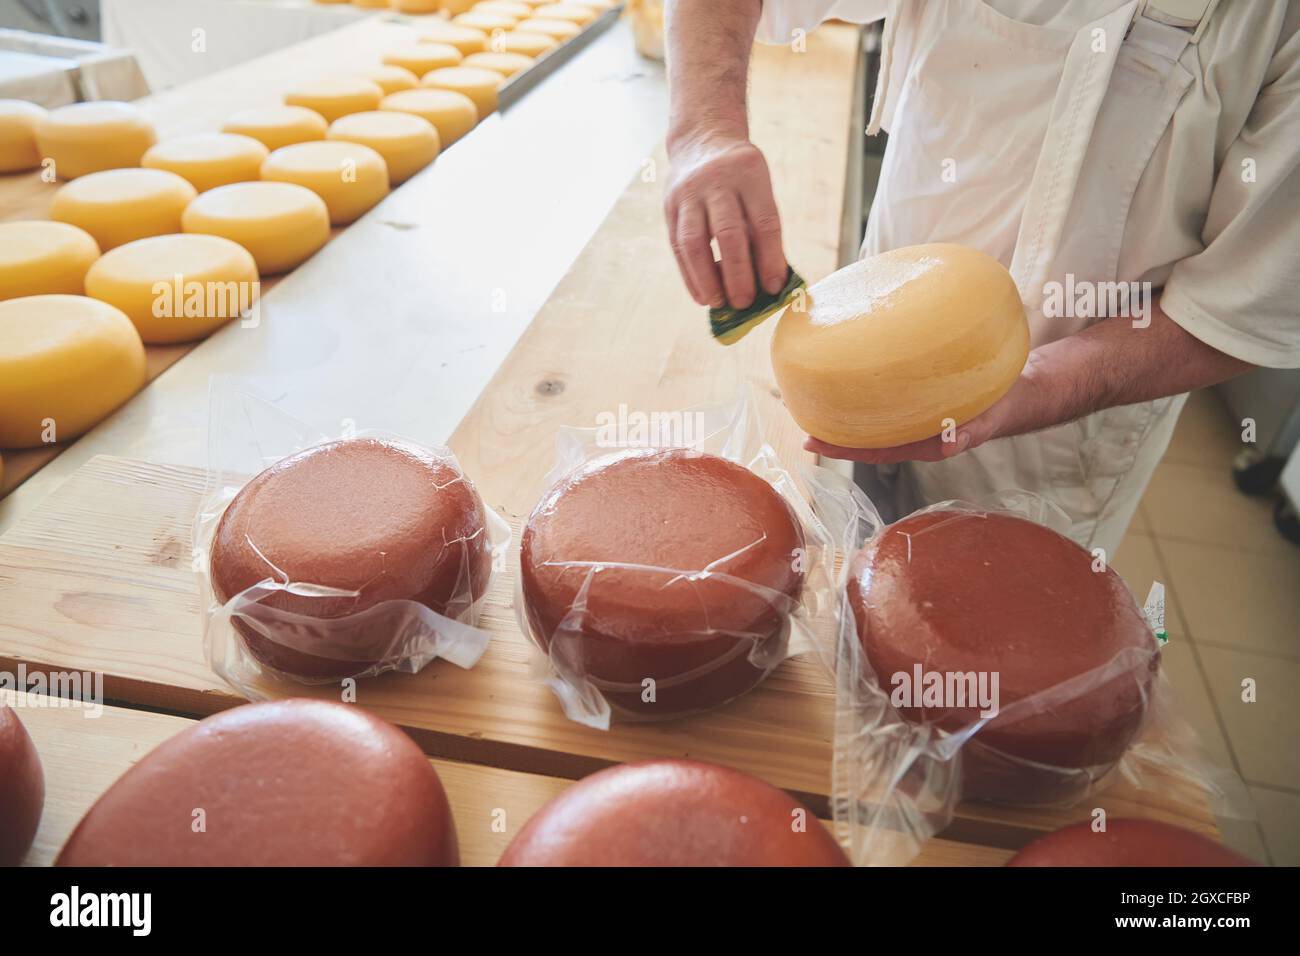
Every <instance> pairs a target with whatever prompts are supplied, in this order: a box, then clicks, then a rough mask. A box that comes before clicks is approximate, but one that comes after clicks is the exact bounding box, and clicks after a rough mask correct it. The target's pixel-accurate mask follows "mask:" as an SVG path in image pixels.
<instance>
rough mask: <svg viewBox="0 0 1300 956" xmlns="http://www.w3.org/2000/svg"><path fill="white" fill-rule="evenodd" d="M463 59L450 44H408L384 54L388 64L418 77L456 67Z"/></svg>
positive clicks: (458, 51)
mask: <svg viewBox="0 0 1300 956" xmlns="http://www.w3.org/2000/svg"><path fill="white" fill-rule="evenodd" d="M461 58H462V54H461V52H460V50H458V49H457V48H456V47H454V46H452V45H451V44H450V43H408V44H407V45H406V46H401V47H397V48H396V49H392V50H389V51H388V52H387V53H385V54H384V62H385V63H386V64H388V65H389V66H400V67H402V69H404V70H409V71H410V72H412V73H414V74H415V75H416V76H424V74H426V73H428V72H429V71H430V70H439V69H442V68H443V67H444V66H456V65H457V64H458V63H460V61H461ZM385 92H387V91H385Z"/></svg>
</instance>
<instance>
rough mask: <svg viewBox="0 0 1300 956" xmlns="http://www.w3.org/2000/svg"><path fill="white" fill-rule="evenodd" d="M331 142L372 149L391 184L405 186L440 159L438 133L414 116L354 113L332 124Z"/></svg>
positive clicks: (388, 113)
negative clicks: (381, 161) (332, 140)
mask: <svg viewBox="0 0 1300 956" xmlns="http://www.w3.org/2000/svg"><path fill="white" fill-rule="evenodd" d="M329 138H330V139H337V140H344V141H345V142H349V143H361V144H362V145H364V146H369V147H370V148H371V149H373V150H374V151H375V152H377V153H378V154H379V155H380V156H382V157H384V163H385V165H387V166H388V181H389V183H390V184H391V185H393V186H396V185H398V184H399V183H404V182H406V180H408V179H410V178H411V177H412V176H414V175H415V174H416V173H418V172H419V171H420V170H422V169H424V167H425V166H428V165H429V164H430V163H431V162H433V160H434V158H435V157H436V156H437V155H438V149H439V141H438V130H437V128H436V127H434V125H433V124H432V123H430V122H429V121H428V120H426V119H424V118H423V117H420V116H416V115H415V114H413V113H403V112H399V111H396V110H375V111H373V112H369V113H352V114H351V115H349V116H344V117H342V118H341V119H336V120H335V121H334V122H333V123H331V124H330V129H329Z"/></svg>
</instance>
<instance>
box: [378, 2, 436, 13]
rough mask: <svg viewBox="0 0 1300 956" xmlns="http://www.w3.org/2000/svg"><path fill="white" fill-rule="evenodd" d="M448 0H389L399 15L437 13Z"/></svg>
mask: <svg viewBox="0 0 1300 956" xmlns="http://www.w3.org/2000/svg"><path fill="white" fill-rule="evenodd" d="M447 2H448V0H389V5H390V6H391V7H392V8H393V9H394V10H395V11H397V12H398V13H437V12H438V11H439V10H440V9H442V7H443V5H444V4H446V3H447Z"/></svg>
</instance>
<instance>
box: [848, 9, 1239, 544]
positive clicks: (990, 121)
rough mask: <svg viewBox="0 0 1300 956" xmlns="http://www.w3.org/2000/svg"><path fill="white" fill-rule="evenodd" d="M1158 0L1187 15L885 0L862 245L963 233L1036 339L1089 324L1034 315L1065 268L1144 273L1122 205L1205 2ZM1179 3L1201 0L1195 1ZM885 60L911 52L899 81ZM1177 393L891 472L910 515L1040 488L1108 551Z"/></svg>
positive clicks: (1165, 433) (1105, 274) (1186, 76)
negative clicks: (989, 260)
mask: <svg viewBox="0 0 1300 956" xmlns="http://www.w3.org/2000/svg"><path fill="white" fill-rule="evenodd" d="M1163 5H1164V6H1165V7H1179V8H1182V9H1180V10H1179V11H1178V12H1179V13H1181V14H1183V15H1184V16H1183V17H1182V18H1181V19H1179V18H1172V19H1174V20H1175V22H1180V23H1182V24H1184V25H1183V26H1174V25H1171V24H1170V23H1166V22H1160V20H1161V19H1163V20H1168V19H1171V18H1170V17H1168V16H1166V15H1164V14H1162V12H1161V11H1159V10H1155V9H1154V6H1155V4H1154V3H1151V4H1148V5H1145V6H1144V5H1143V4H1141V3H1140V2H1139V0H1132V2H1130V3H1127V4H1125V5H1124V6H1123V7H1121V8H1119V9H1118V10H1116V11H1115V12H1113V13H1111V14H1109V15H1107V16H1105V17H1102V18H1101V19H1099V20H1096V21H1094V22H1092V23H1089V24H1087V25H1086V26H1084V27H1082V28H1081V29H1079V30H1078V31H1077V32H1073V33H1071V32H1070V31H1067V30H1059V29H1054V28H1048V27H1040V26H1034V25H1030V24H1025V23H1021V22H1019V21H1016V20H1011V19H1009V18H1007V17H1005V16H1003V15H1002V14H1000V13H998V12H997V11H996V10H994V9H993V8H991V7H989V6H987V5H986V4H985V3H983V2H980V0H926V2H925V3H924V4H917V3H903V2H901V0H894V2H892V3H891V4H890V10H889V14H888V16H887V18H886V29H885V37H884V46H883V51H882V60H883V62H882V66H881V88H880V91H879V92H878V94H877V96H876V100H875V103H874V105H873V108H872V115H871V125H870V127H869V128H868V132H871V133H874V132H875V131H876V130H878V129H879V128H880V127H881V125H882V121H883V125H884V126H885V128H886V129H888V130H889V131H890V144H889V149H888V150H887V151H886V156H885V163H884V166H883V168H882V171H881V181H880V186H879V192H878V196H879V197H880V201H878V202H877V203H876V204H875V205H874V206H873V208H872V211H871V216H870V221H869V222H868V226H867V233H866V238H865V239H864V241H863V245H862V254H863V255H872V254H875V253H877V252H880V251H884V250H887V249H892V248H897V247H898V246H905V245H912V244H915V243H921V242H960V243H964V244H967V245H971V246H974V247H975V248H978V249H981V250H983V251H985V252H987V253H989V254H990V255H993V256H995V257H996V258H998V259H1000V260H1001V261H1002V263H1003V264H1004V265H1006V266H1007V267H1008V268H1009V269H1010V270H1011V274H1012V276H1013V277H1014V278H1015V280H1016V284H1017V286H1018V288H1019V289H1020V294H1021V298H1022V299H1023V301H1024V304H1025V308H1026V312H1027V314H1028V316H1029V327H1030V333H1031V339H1032V344H1033V346H1034V347H1037V346H1039V345H1043V344H1045V343H1047V342H1051V341H1054V340H1056V339H1060V338H1063V337H1065V336H1066V335H1069V334H1071V333H1073V332H1076V331H1079V330H1080V329H1082V328H1084V327H1086V326H1087V325H1088V324H1089V321H1090V320H1088V319H1078V318H1059V317H1055V318H1049V317H1046V316H1044V314H1043V311H1044V284H1045V283H1046V282H1048V281H1049V280H1054V281H1059V282H1061V283H1065V281H1066V274H1067V273H1071V274H1073V277H1074V279H1075V281H1076V282H1077V281H1082V280H1087V281H1092V282H1103V281H1104V282H1113V281H1117V280H1122V281H1130V280H1136V279H1137V278H1138V276H1136V275H1124V276H1121V275H1117V274H1116V272H1117V263H1118V259H1119V251H1120V241H1121V239H1122V238H1123V235H1124V227H1125V222H1126V220H1127V217H1128V208H1129V204H1130V202H1131V200H1132V197H1133V193H1134V191H1135V189H1136V187H1137V184H1138V179H1139V177H1140V176H1141V174H1142V172H1143V170H1144V169H1145V168H1146V166H1147V162H1148V160H1149V158H1150V156H1151V153H1152V151H1153V150H1154V148H1155V146H1156V143H1157V142H1158V141H1159V139H1160V137H1161V136H1162V134H1163V133H1164V131H1165V129H1166V128H1167V127H1168V125H1169V122H1170V118H1171V117H1172V115H1173V112H1174V108H1175V107H1176V106H1177V104H1178V101H1179V100H1180V99H1181V98H1182V95H1183V93H1184V92H1185V91H1186V90H1187V88H1188V87H1189V86H1190V85H1191V83H1192V76H1191V74H1190V73H1189V72H1188V71H1187V70H1186V69H1185V68H1184V67H1183V66H1181V65H1179V63H1178V58H1179V55H1180V54H1181V53H1182V52H1183V50H1184V48H1186V47H1187V45H1188V44H1189V43H1194V42H1195V41H1196V40H1197V39H1199V33H1198V23H1199V22H1201V21H1203V20H1204V17H1205V15H1206V10H1205V9H1203V8H1206V7H1208V8H1211V9H1212V8H1213V5H1214V4H1213V3H1211V2H1208V0H1163ZM1189 6H1191V7H1193V8H1201V9H1193V10H1192V11H1191V13H1192V16H1191V17H1190V18H1188V17H1187V16H1186V14H1187V13H1188V10H1187V9H1186V8H1188V7H1189ZM1140 8H1141V9H1140ZM1156 18H1160V19H1156ZM895 61H897V62H899V63H904V62H905V63H907V70H906V74H899V75H901V76H902V83H901V88H897V89H894V88H890V87H891V85H892V86H895V87H899V86H900V84H899V82H898V78H897V76H896V77H895V79H894V81H893V83H892V84H891V82H890V78H889V77H890V73H891V72H895V71H893V70H892V69H891V67H892V65H893V63H894V62H895ZM944 173H946V174H947V175H948V177H949V179H950V180H951V181H947V182H946V181H945V180H944V179H943V178H942V176H941V174H944ZM1152 298H1153V300H1154V299H1156V298H1158V294H1153V296H1152ZM1134 334H1141V333H1140V332H1135V333H1134ZM1185 399H1186V396H1185V395H1180V396H1175V397H1171V398H1164V399H1159V400H1157V401H1153V402H1144V403H1140V404H1137V405H1127V406H1123V407H1119V408H1112V409H1106V410H1104V411H1101V412H1097V413H1096V414H1093V415H1089V416H1087V417H1085V418H1083V419H1080V420H1078V421H1074V422H1070V423H1068V424H1065V425H1061V426H1058V427H1055V428H1051V429H1047V430H1045V431H1041V432H1036V433H1034V434H1030V435H1022V436H1018V437H1014V438H1002V439H996V440H994V441H991V442H988V443H986V444H984V445H982V446H981V447H979V448H976V449H974V450H972V451H968V452H966V453H964V454H961V455H958V456H956V457H954V458H951V459H948V460H946V461H942V462H934V463H921V462H914V463H908V464H905V465H901V466H898V468H897V469H896V471H891V470H890V469H885V470H884V476H885V477H886V480H887V481H889V482H890V483H891V484H892V487H893V493H894V496H895V501H894V504H895V506H896V507H897V509H898V511H899V513H904V514H905V513H907V512H908V511H911V510H913V509H915V508H917V507H921V506H923V505H925V504H928V503H933V502H937V501H943V500H946V499H950V498H960V499H965V500H969V501H979V500H980V499H982V498H985V497H987V496H988V495H990V494H993V493H995V492H998V491H1002V490H1006V489H1011V488H1022V489H1025V490H1028V491H1032V492H1035V493H1037V494H1039V495H1041V496H1043V497H1045V498H1047V499H1049V500H1051V501H1053V502H1054V503H1056V504H1057V505H1059V506H1060V507H1061V508H1062V509H1063V510H1064V511H1065V512H1066V513H1067V514H1068V515H1069V516H1070V519H1071V530H1070V535H1071V537H1072V538H1074V539H1075V540H1076V541H1078V542H1079V543H1080V544H1082V545H1083V546H1085V547H1088V548H1103V549H1105V553H1106V555H1107V559H1108V560H1109V557H1110V556H1113V555H1114V552H1115V549H1116V548H1117V547H1118V545H1119V542H1120V540H1121V538H1122V537H1123V535H1124V531H1125V529H1126V528H1127V526H1128V523H1129V520H1130V519H1131V518H1132V516H1133V513H1134V511H1135V510H1136V509H1137V505H1138V500H1139V498H1140V497H1141V494H1142V491H1143V489H1144V488H1145V487H1146V484H1147V481H1148V480H1149V479H1150V477H1151V473H1152V472H1153V471H1154V470H1155V467H1156V464H1157V463H1158V462H1159V460H1160V457H1161V456H1162V455H1163V454H1164V451H1165V448H1166V447H1167V446H1168V443H1169V439H1170V436H1171V435H1172V433H1173V427H1174V423H1175V422H1176V420H1177V418H1178V413H1179V411H1180V410H1181V408H1182V405H1183V402H1184V401H1185Z"/></svg>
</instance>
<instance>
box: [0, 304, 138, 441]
mask: <svg viewBox="0 0 1300 956" xmlns="http://www.w3.org/2000/svg"><path fill="white" fill-rule="evenodd" d="M144 376H145V369H144V346H143V345H142V344H141V343H140V335H139V333H137V332H136V330H135V328H134V327H133V326H132V325H131V323H130V321H128V319H127V317H126V316H125V315H123V314H122V313H121V312H120V311H119V310H118V309H115V308H113V307H112V306H110V305H107V304H106V303H103V302H99V301H96V300H95V299H88V298H86V297H85V296H80V295H37V296H30V297H27V298H23V299H7V300H5V301H4V302H0V448H35V447H37V446H38V445H43V444H46V443H47V440H48V441H68V440H69V439H72V438H76V437H77V436H78V435H81V434H83V433H85V432H86V431H89V430H90V428H91V427H92V426H93V425H95V424H97V423H98V422H99V421H100V420H101V419H102V418H104V417H105V416H106V415H108V413H109V412H111V411H113V410H114V409H115V408H117V407H118V406H119V405H121V404H122V403H123V402H125V401H126V400H127V399H128V398H130V397H131V396H132V395H134V394H135V393H136V392H138V391H139V390H140V389H141V388H142V387H143V386H144Z"/></svg>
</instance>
